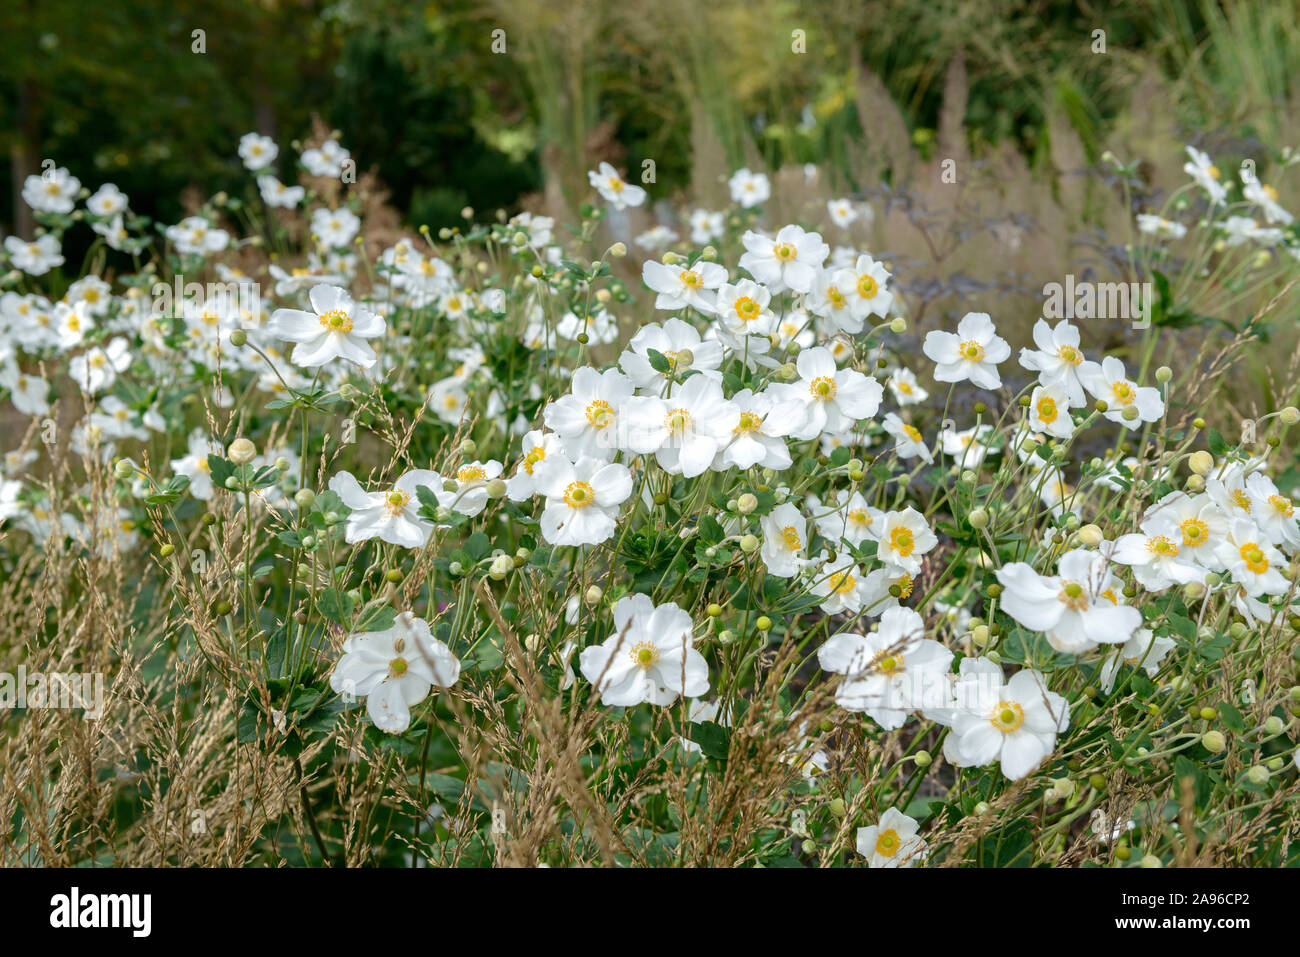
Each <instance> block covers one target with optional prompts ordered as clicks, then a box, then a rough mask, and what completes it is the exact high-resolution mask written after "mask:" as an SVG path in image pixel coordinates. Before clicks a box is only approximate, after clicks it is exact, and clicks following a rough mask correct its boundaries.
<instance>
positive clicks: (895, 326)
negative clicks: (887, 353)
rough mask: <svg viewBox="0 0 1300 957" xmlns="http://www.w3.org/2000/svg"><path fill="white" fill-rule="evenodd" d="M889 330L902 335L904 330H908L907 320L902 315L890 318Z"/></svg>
mask: <svg viewBox="0 0 1300 957" xmlns="http://www.w3.org/2000/svg"><path fill="white" fill-rule="evenodd" d="M889 331H890V332H892V333H893V334H894V335H896V336H901V335H902V334H903V333H904V332H906V331H907V320H906V319H904V318H903V317H902V316H897V317H895V318H894V319H892V320H890V323H889Z"/></svg>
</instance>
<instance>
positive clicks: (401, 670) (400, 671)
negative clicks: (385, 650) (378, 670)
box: [388, 658, 408, 678]
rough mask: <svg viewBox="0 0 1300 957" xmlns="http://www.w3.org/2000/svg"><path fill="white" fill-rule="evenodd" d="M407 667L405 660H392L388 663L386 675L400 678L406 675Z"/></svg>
mask: <svg viewBox="0 0 1300 957" xmlns="http://www.w3.org/2000/svg"><path fill="white" fill-rule="evenodd" d="M407 667H408V666H407V664H406V659H405V658H394V659H393V660H392V661H390V662H389V663H388V674H389V675H390V676H391V677H393V678H400V677H402V675H404V674H406V669H407Z"/></svg>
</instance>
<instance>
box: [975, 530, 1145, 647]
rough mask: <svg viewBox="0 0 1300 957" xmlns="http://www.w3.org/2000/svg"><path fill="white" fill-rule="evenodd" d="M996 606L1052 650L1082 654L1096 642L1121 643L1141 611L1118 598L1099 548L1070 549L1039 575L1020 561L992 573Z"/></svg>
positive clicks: (1116, 581)
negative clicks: (998, 590) (1053, 568)
mask: <svg viewBox="0 0 1300 957" xmlns="http://www.w3.org/2000/svg"><path fill="white" fill-rule="evenodd" d="M996 575H997V579H998V582H999V583H1000V584H1001V585H1002V588H1003V592H1002V595H1001V597H1000V599H999V600H1000V601H1001V602H1002V610H1003V611H1005V612H1006V613H1007V614H1008V615H1010V616H1011V617H1012V618H1014V619H1015V620H1016V621H1018V622H1019V623H1020V624H1022V625H1024V626H1025V627H1026V628H1028V629H1029V630H1030V631H1041V632H1043V633H1044V634H1045V635H1046V636H1047V641H1048V643H1049V644H1050V645H1051V646H1052V647H1053V648H1055V649H1056V650H1057V651H1062V652H1065V653H1067V654H1082V653H1083V652H1085V651H1088V650H1089V649H1091V648H1093V647H1095V646H1096V645H1103V644H1105V645H1113V644H1123V643H1124V642H1126V641H1128V640H1129V639H1130V638H1132V637H1133V633H1134V632H1135V631H1137V629H1138V628H1140V627H1141V625H1142V612H1140V611H1139V610H1138V609H1136V608H1134V607H1132V606H1131V605H1121V604H1120V603H1119V597H1118V596H1119V593H1120V591H1121V589H1122V588H1123V582H1121V581H1120V580H1119V579H1118V578H1117V577H1116V576H1115V575H1114V573H1112V572H1111V570H1110V563H1109V561H1108V560H1107V558H1106V556H1105V555H1104V554H1102V553H1100V552H1090V551H1087V550H1085V549H1081V548H1076V549H1072V550H1070V551H1068V552H1066V553H1065V554H1064V555H1062V556H1061V560H1060V561H1059V562H1058V563H1057V574H1056V575H1040V574H1038V572H1036V571H1034V569H1033V568H1032V567H1031V566H1030V565H1028V564H1026V563H1025V562H1012V563H1011V564H1009V565H1004V566H1003V567H1002V568H999V569H998V570H997V572H996Z"/></svg>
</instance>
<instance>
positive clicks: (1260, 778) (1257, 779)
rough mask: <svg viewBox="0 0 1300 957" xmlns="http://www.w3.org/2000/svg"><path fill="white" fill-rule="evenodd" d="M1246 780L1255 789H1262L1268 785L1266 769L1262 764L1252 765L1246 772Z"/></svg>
mask: <svg viewBox="0 0 1300 957" xmlns="http://www.w3.org/2000/svg"><path fill="white" fill-rule="evenodd" d="M1246 780H1247V781H1249V782H1250V783H1251V784H1253V785H1255V787H1257V788H1259V787H1263V786H1264V785H1265V784H1267V783H1268V768H1266V767H1264V765H1262V764H1252V765H1251V766H1250V770H1249V771H1247V772H1246Z"/></svg>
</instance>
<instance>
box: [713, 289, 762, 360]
mask: <svg viewBox="0 0 1300 957" xmlns="http://www.w3.org/2000/svg"><path fill="white" fill-rule="evenodd" d="M771 301H772V294H771V293H770V292H769V291H768V290H767V287H765V286H761V285H759V284H758V283H756V282H754V281H753V280H752V279H741V280H740V281H739V282H737V283H736V284H735V285H732V284H731V283H724V284H723V285H722V286H720V287H719V288H718V292H717V296H716V298H715V299H714V306H713V309H712V310H711V311H712V312H713V313H714V314H715V315H716V316H717V318H718V324H719V326H720V327H721V329H722V330H723V331H725V332H726V333H727V335H728V338H729V339H730V340H732V341H733V342H738V341H739V337H741V336H769V335H771V334H772V333H773V332H774V331H775V330H776V315H775V314H774V313H773V312H772V310H771V309H770V308H768V305H769V303H770V302H771ZM741 348H743V346H741Z"/></svg>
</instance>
